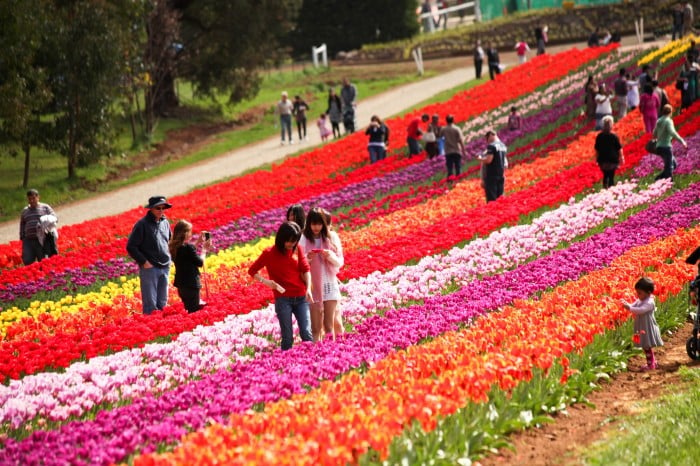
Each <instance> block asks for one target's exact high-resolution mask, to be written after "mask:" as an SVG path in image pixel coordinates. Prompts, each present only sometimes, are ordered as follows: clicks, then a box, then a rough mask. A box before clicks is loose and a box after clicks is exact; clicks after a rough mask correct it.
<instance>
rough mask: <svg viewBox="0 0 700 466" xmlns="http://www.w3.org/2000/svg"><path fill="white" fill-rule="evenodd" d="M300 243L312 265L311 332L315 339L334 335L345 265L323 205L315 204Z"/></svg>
mask: <svg viewBox="0 0 700 466" xmlns="http://www.w3.org/2000/svg"><path fill="white" fill-rule="evenodd" d="M299 244H300V245H301V247H302V250H303V251H304V252H305V253H306V258H307V260H308V261H309V265H310V266H311V293H312V295H313V298H314V302H313V304H312V305H311V333H312V335H313V338H314V341H318V340H320V339H321V337H322V336H323V334H324V332H325V334H326V335H332V336H333V337H334V338H335V331H334V325H333V324H334V322H335V319H336V315H335V314H336V309H337V306H338V301H339V300H340V287H339V286H338V278H337V275H338V271H339V270H340V268H341V267H342V266H343V247H342V246H341V244H340V238H339V237H338V234H337V233H336V232H334V231H332V230H331V229H330V228H328V221H327V219H326V215H325V211H324V209H321V208H319V207H314V208H312V209H311V210H309V212H308V214H307V215H306V226H305V227H304V233H303V234H302V237H301V240H300V241H299Z"/></svg>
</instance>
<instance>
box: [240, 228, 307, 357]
mask: <svg viewBox="0 0 700 466" xmlns="http://www.w3.org/2000/svg"><path fill="white" fill-rule="evenodd" d="M299 238H301V228H299V225H297V224H296V223H294V222H289V221H287V222H284V223H283V224H282V225H280V227H279V229H278V230H277V234H276V235H275V244H274V246H271V247H269V248H268V249H266V250H264V251H263V252H262V253H261V254H260V257H258V258H257V259H256V260H255V262H253V264H252V265H251V266H250V268H249V269H248V273H249V274H250V276H252V277H253V278H255V279H256V280H258V281H259V282H260V283H262V284H264V285H265V286H267V287H269V288H270V289H272V293H273V295H274V296H275V313H276V314H277V320H278V321H279V323H280V332H281V334H282V350H283V351H284V350H288V349H290V348H291V347H292V343H293V341H294V336H293V332H292V314H293V315H294V317H295V318H296V320H297V324H298V325H299V334H300V335H301V339H302V341H312V340H313V337H312V335H311V325H310V322H309V303H313V297H312V295H311V268H310V267H309V262H308V261H307V260H306V256H305V255H304V251H303V250H302V248H301V247H299ZM263 267H265V268H266V269H267V274H268V275H269V277H270V278H269V279H266V278H265V277H263V276H262V275H260V273H259V272H260V270H261V269H262V268H263Z"/></svg>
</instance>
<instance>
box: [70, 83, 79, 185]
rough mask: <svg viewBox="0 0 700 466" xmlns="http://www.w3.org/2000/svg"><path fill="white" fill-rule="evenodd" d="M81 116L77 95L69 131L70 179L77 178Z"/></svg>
mask: <svg viewBox="0 0 700 466" xmlns="http://www.w3.org/2000/svg"><path fill="white" fill-rule="evenodd" d="M79 115H80V96H78V95H76V96H75V99H74V101H73V108H72V109H71V118H70V119H71V121H70V128H69V129H68V178H69V179H74V178H75V177H76V173H75V167H76V166H77V164H78V141H77V138H78V121H79V118H78V117H79Z"/></svg>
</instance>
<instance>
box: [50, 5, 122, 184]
mask: <svg viewBox="0 0 700 466" xmlns="http://www.w3.org/2000/svg"><path fill="white" fill-rule="evenodd" d="M53 7H54V8H53V11H51V15H52V18H53V20H52V22H51V24H50V25H51V34H50V37H51V39H52V42H50V43H45V44H44V45H45V46H46V48H45V49H44V60H45V62H46V63H47V67H48V69H50V71H51V75H50V85H51V88H52V91H53V95H54V96H55V100H54V102H53V108H52V111H53V112H54V118H53V127H54V137H53V142H54V147H53V148H54V149H56V150H58V151H59V152H61V153H62V154H64V155H65V156H66V158H67V159H68V177H69V178H75V177H76V168H77V167H79V166H87V165H88V164H89V163H91V162H94V161H95V160H98V159H99V158H100V157H101V156H103V155H106V154H107V153H108V152H109V149H110V146H111V144H110V136H111V135H112V123H113V112H114V106H113V103H114V102H115V101H116V100H117V98H118V96H119V91H120V89H121V87H120V80H121V78H122V76H123V71H124V61H123V60H122V58H123V54H122V49H121V44H122V40H121V38H120V37H119V34H120V30H121V27H122V24H121V23H120V21H119V18H120V17H119V15H118V12H117V8H116V5H115V4H113V3H110V2H107V1H92V0H63V1H56V2H55V3H54V5H53Z"/></svg>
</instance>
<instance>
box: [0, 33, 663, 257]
mask: <svg viewBox="0 0 700 466" xmlns="http://www.w3.org/2000/svg"><path fill="white" fill-rule="evenodd" d="M622 45H623V46H625V47H633V46H636V38H635V37H624V38H623V41H622ZM645 45H654V44H645ZM572 47H578V48H584V47H586V44H585V43H583V42H581V43H575V44H565V45H558V46H553V47H549V48H548V49H547V51H548V53H558V52H561V51H564V50H568V49H570V48H572ZM500 55H501V63H503V64H504V65H506V66H510V65H515V64H516V63H517V59H516V56H515V53H514V52H504V53H501V54H500ZM460 61H461V62H462V63H464V64H465V65H468V66H460V67H458V68H456V69H454V70H452V71H450V72H448V73H444V74H441V75H439V76H435V77H432V78H427V79H423V80H421V81H417V82H415V83H411V84H406V85H403V86H400V87H397V88H395V89H392V90H390V91H387V92H384V93H382V94H379V95H376V96H373V97H370V98H368V99H364V100H360V101H359V102H358V105H357V113H356V115H357V123H358V126H359V129H360V130H362V129H363V128H365V127H366V125H367V123H368V122H369V119H370V117H371V116H372V115H374V114H377V115H379V116H380V117H382V118H383V119H385V118H388V117H390V116H392V115H397V114H401V113H403V112H404V111H406V110H407V109H409V108H411V107H413V106H415V105H416V104H418V103H420V102H423V101H425V100H427V99H429V98H430V97H432V96H433V95H435V94H438V93H440V92H443V91H446V90H448V89H452V88H454V87H456V86H459V85H460V84H465V83H466V82H467V81H469V80H471V79H474V67H473V66H472V59H471V57H462V58H461V59H460ZM387 66H391V65H390V64H389V65H387ZM424 68H425V69H426V70H429V69H430V62H429V61H426V62H425V63H424ZM485 68H486V67H485ZM485 76H486V77H487V78H488V69H486V70H485ZM360 97H361V96H360ZM292 129H293V130H294V132H293V135H294V136H295V141H297V140H296V134H295V132H296V127H293V128H292ZM393 133H394V134H395V135H396V136H395V137H399V138H403V136H404V128H396V129H394V131H393ZM308 136H309V140H308V141H305V142H302V143H301V144H294V145H291V146H290V145H285V146H281V145H280V139H279V137H277V136H276V137H271V138H269V139H265V140H263V141H260V142H258V143H254V144H250V145H248V146H245V147H242V148H239V149H235V150H232V151H229V152H227V153H224V154H221V155H220V156H217V157H214V158H211V159H209V160H206V161H202V162H198V163H196V164H193V165H190V166H187V167H184V168H180V169H177V170H175V171H172V172H168V173H166V174H163V175H159V176H157V177H154V178H152V179H150V180H147V181H143V182H140V183H137V184H133V185H130V186H126V187H123V188H120V189H117V190H115V191H111V192H108V193H103V194H98V195H96V196H95V197H93V198H90V199H85V200H82V201H77V202H73V203H70V204H64V205H58V206H57V205H53V204H52V207H54V210H56V213H57V215H58V217H59V226H63V225H72V224H75V223H80V222H84V221H86V220H91V219H94V218H99V217H105V216H109V215H115V214H119V213H121V212H124V211H125V210H129V209H132V208H134V207H137V206H143V205H145V204H146V202H147V200H148V198H149V197H150V196H153V195H156V194H161V195H164V196H167V197H172V196H175V195H179V194H184V193H187V192H189V191H191V190H193V189H194V188H196V187H198V186H203V185H207V184H211V183H214V182H216V181H219V180H222V179H224V178H229V177H232V176H236V175H239V174H241V173H243V172H245V171H247V170H250V169H253V168H256V167H259V166H261V165H264V164H266V163H270V162H275V161H278V160H282V159H284V158H285V157H286V156H288V155H291V154H294V153H296V152H298V151H301V150H309V149H311V148H313V147H315V146H317V145H320V144H321V138H320V136H319V133H318V130H317V128H316V127H315V118H310V119H309V128H308ZM297 142H298V141H297ZM42 201H44V202H47V203H49V204H51V199H42ZM18 232H19V212H18V213H17V221H14V222H5V223H2V224H0V243H7V242H9V241H12V240H17V239H18V236H19V233H18Z"/></svg>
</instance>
